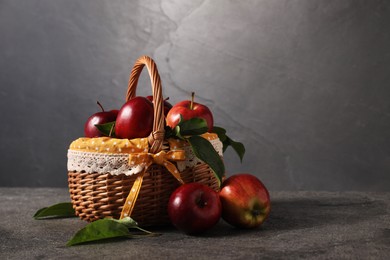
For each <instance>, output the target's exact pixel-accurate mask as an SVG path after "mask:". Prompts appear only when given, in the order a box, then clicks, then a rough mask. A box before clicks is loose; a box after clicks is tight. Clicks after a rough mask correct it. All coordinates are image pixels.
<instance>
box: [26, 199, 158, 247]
mask: <svg viewBox="0 0 390 260" xmlns="http://www.w3.org/2000/svg"><path fill="white" fill-rule="evenodd" d="M70 217H76V214H75V211H74V209H73V207H72V204H71V203H70V202H65V203H59V204H55V205H52V206H50V207H46V208H42V209H40V210H38V211H37V212H36V213H35V215H34V218H35V219H38V220H39V219H52V218H70ZM130 230H132V231H133V232H130ZM134 231H135V232H134ZM159 235H160V234H158V233H153V232H150V231H147V230H145V229H143V228H141V227H139V226H138V224H137V222H136V221H134V220H133V219H132V218H130V217H126V218H123V219H120V220H117V219H113V218H105V219H99V220H97V221H94V222H92V223H89V224H87V225H86V226H85V227H84V228H82V229H80V230H79V231H78V232H77V233H76V234H75V235H74V236H73V237H72V238H71V239H70V240H69V241H68V243H67V244H66V245H67V246H74V245H79V244H84V243H90V242H96V241H101V240H107V239H114V238H137V237H148V236H159Z"/></svg>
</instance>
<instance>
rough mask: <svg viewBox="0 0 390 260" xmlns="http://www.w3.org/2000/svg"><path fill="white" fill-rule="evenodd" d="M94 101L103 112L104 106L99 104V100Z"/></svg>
mask: <svg viewBox="0 0 390 260" xmlns="http://www.w3.org/2000/svg"><path fill="white" fill-rule="evenodd" d="M96 103H97V104H98V105H99V107H100V108H101V109H102V111H103V112H104V108H103V106H102V104H100V102H99V101H96Z"/></svg>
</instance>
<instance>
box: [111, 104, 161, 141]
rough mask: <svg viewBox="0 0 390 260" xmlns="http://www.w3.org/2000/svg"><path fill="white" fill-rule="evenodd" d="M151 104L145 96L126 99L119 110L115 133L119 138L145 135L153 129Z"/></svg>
mask: <svg viewBox="0 0 390 260" xmlns="http://www.w3.org/2000/svg"><path fill="white" fill-rule="evenodd" d="M153 117H154V116H153V104H152V102H150V101H149V100H148V99H147V98H145V97H135V98H132V99H130V100H129V101H127V102H126V103H125V104H124V105H123V106H122V107H121V109H120V110H119V113H118V116H117V118H116V123H115V135H116V136H117V137H119V138H127V139H133V138H142V137H147V136H148V135H149V134H150V133H151V132H152V130H153Z"/></svg>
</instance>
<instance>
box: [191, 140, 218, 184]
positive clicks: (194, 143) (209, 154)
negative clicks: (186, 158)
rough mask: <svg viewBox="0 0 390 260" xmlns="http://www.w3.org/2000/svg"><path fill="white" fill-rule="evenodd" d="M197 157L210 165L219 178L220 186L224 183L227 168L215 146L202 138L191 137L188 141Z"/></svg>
mask: <svg viewBox="0 0 390 260" xmlns="http://www.w3.org/2000/svg"><path fill="white" fill-rule="evenodd" d="M187 140H188V142H189V143H190V145H191V148H192V151H193V152H194V154H195V156H196V157H197V158H199V159H200V160H202V161H203V162H205V163H206V164H208V165H209V166H210V168H211V170H213V172H214V174H215V176H216V177H217V179H218V181H219V184H221V183H222V177H223V175H224V174H225V166H224V164H223V161H222V159H221V157H220V156H219V154H218V153H217V151H215V149H214V147H213V145H212V144H211V143H210V142H209V141H208V140H206V139H205V138H203V137H201V136H197V135H194V136H191V137H189V138H188V139H187Z"/></svg>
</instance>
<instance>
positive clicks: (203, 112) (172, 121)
mask: <svg viewBox="0 0 390 260" xmlns="http://www.w3.org/2000/svg"><path fill="white" fill-rule="evenodd" d="M194 96H195V94H194V92H192V98H191V100H184V101H181V102H179V103H177V104H175V105H174V106H173V107H172V108H171V110H170V111H169V113H168V115H167V117H166V120H167V125H168V126H169V127H171V128H172V129H173V128H175V126H176V125H177V124H178V123H179V121H180V115H181V116H182V117H183V120H189V119H191V118H196V117H199V118H203V119H204V120H206V123H207V127H208V131H209V132H211V131H212V130H213V127H214V119H213V114H212V113H211V111H210V109H209V108H208V107H207V106H205V105H202V104H199V103H196V102H194Z"/></svg>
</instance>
